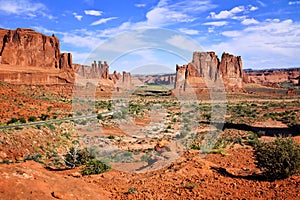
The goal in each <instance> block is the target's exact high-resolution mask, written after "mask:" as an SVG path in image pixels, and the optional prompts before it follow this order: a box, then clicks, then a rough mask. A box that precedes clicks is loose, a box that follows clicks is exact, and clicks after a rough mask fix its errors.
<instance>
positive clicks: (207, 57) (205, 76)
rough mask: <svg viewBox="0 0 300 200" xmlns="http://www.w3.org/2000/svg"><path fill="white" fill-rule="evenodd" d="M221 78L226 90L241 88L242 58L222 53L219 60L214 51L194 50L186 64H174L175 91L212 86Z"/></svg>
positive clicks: (194, 89) (195, 89)
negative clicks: (190, 60)
mask: <svg viewBox="0 0 300 200" xmlns="http://www.w3.org/2000/svg"><path fill="white" fill-rule="evenodd" d="M220 80H222V82H223V84H224V87H225V89H226V90H235V91H236V90H241V89H242V83H243V73H242V59H241V57H240V56H234V55H231V54H228V53H223V55H222V58H221V61H220V60H219V58H218V56H217V55H216V54H215V53H214V52H194V54H193V60H192V62H190V63H189V64H187V65H183V66H178V65H177V66H176V78H175V86H174V89H175V91H176V90H177V91H183V92H188V91H195V92H197V90H199V91H200V90H203V89H207V88H214V87H215V86H216V84H217V82H219V81H220Z"/></svg>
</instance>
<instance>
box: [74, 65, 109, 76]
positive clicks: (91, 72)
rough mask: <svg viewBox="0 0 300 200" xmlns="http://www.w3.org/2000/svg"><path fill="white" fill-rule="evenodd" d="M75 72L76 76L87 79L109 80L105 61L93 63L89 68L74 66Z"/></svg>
mask: <svg viewBox="0 0 300 200" xmlns="http://www.w3.org/2000/svg"><path fill="white" fill-rule="evenodd" d="M74 68H75V70H76V72H77V74H79V75H80V76H82V77H84V78H88V79H101V78H102V79H108V78H109V66H108V64H107V62H106V61H104V62H103V63H102V61H98V63H97V62H96V61H94V62H93V63H92V64H91V66H87V65H76V66H75V67H74Z"/></svg>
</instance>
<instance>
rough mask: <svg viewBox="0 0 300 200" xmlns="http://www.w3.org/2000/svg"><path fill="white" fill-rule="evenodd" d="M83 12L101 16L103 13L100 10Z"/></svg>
mask: <svg viewBox="0 0 300 200" xmlns="http://www.w3.org/2000/svg"><path fill="white" fill-rule="evenodd" d="M84 14H86V15H92V16H101V15H102V14H103V12H102V11H100V10H85V11H84Z"/></svg>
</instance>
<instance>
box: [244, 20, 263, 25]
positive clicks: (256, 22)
mask: <svg viewBox="0 0 300 200" xmlns="http://www.w3.org/2000/svg"><path fill="white" fill-rule="evenodd" d="M241 23H242V24H244V25H250V24H259V21H257V20H256V19H254V18H251V19H244V20H243V21H242V22H241Z"/></svg>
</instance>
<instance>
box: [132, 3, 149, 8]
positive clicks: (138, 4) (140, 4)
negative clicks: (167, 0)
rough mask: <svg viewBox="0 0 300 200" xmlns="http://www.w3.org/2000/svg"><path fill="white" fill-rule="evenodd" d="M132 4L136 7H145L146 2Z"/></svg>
mask: <svg viewBox="0 0 300 200" xmlns="http://www.w3.org/2000/svg"><path fill="white" fill-rule="evenodd" d="M134 6H135V7H137V8H142V7H145V6H146V4H144V3H137V4H134Z"/></svg>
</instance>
